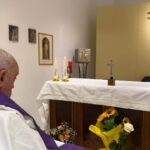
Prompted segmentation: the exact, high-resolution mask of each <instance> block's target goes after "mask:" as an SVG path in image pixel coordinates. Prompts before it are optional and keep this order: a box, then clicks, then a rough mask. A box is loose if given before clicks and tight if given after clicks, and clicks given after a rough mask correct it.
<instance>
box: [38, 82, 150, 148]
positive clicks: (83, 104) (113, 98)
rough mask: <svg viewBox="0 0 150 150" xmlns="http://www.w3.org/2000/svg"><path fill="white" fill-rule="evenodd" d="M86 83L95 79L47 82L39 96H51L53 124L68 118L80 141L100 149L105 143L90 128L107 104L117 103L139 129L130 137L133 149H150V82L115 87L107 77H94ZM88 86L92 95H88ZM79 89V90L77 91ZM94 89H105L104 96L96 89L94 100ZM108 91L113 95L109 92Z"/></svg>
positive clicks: (49, 97) (121, 83) (77, 139)
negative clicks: (109, 83) (98, 78)
mask: <svg viewBox="0 0 150 150" xmlns="http://www.w3.org/2000/svg"><path fill="white" fill-rule="evenodd" d="M83 80H84V81H83ZM86 82H91V80H85V79H80V80H79V79H78V80H77V79H73V80H71V81H70V82H68V83H63V82H60V83H56V82H55V83H54V82H48V83H45V85H44V86H43V88H42V90H41V93H40V97H39V98H38V99H41V100H44V99H51V100H50V102H49V104H50V127H51V128H53V127H56V126H57V125H58V124H59V123H60V122H61V121H67V122H68V123H69V124H70V125H71V127H72V128H73V129H75V130H76V131H77V138H76V144H78V145H81V146H84V147H87V148H89V149H91V150H98V148H99V147H100V146H102V142H101V140H100V139H99V138H98V137H97V136H96V135H94V134H93V133H91V132H90V131H89V130H88V127H89V125H91V124H95V122H96V119H97V117H98V116H99V114H101V113H102V111H103V110H104V109H105V107H106V106H115V107H118V108H119V109H121V110H122V111H123V112H124V113H125V114H126V116H129V118H130V119H131V121H132V123H133V125H134V128H135V131H134V132H132V133H131V134H130V135H129V136H128V137H129V150H150V142H149V140H150V105H149V104H150V83H140V82H139V83H138V82H137V83H136V82H130V83H128V82H122V81H118V82H116V86H115V87H111V86H107V82H106V81H104V80H102V81H99V80H93V83H92V82H91V83H90V84H86ZM96 83H97V84H99V85H97V84H96ZM47 86H48V87H47ZM50 87H51V88H50ZM88 87H89V89H88V90H87V88H88ZM95 87H96V88H95ZM84 88H85V89H86V90H87V92H88V93H89V95H90V96H86V94H87V93H86V92H85V91H84V90H83V89H84ZM45 89H46V90H45ZM47 89H48V90H47ZM75 89H78V90H77V91H74V90H75ZM91 89H94V91H95V90H101V91H102V92H101V93H100V95H99V94H97V92H96V93H95V92H94V93H95V94H97V97H96V98H95V99H94V97H93V95H94V93H93V91H92V90H91ZM48 91H49V92H48ZM58 92H59V93H58ZM107 92H108V93H109V94H106V93H107ZM122 92H123V93H122ZM124 92H127V93H124ZM116 93H117V94H118V95H117V94H116ZM42 94H43V95H42ZM74 94H75V95H76V97H75V95H74ZM101 94H103V96H102V95H101ZM122 94H123V95H122ZM41 95H42V97H41ZM137 96H138V98H136V97H137ZM44 97H45V98H44ZM98 97H99V99H98ZM121 97H122V99H121ZM133 98H134V99H133ZM78 99H80V100H79V101H78ZM83 99H84V100H83ZM90 99H91V100H90ZM106 99H108V101H107V102H106ZM125 99H126V100H125ZM143 99H144V100H143ZM82 100H83V101H82ZM142 100H143V102H142ZM95 101H96V102H95ZM133 101H134V102H133ZM127 102H128V103H127Z"/></svg>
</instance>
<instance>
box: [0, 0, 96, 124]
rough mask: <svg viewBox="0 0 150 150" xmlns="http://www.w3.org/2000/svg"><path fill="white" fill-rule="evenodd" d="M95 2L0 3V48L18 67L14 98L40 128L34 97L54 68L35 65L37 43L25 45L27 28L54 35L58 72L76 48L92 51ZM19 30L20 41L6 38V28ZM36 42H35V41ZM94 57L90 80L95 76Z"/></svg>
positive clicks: (32, 0)
mask: <svg viewBox="0 0 150 150" xmlns="http://www.w3.org/2000/svg"><path fill="white" fill-rule="evenodd" d="M95 7H96V0H92V1H91V0H0V18H1V19H0V47H1V48H3V49H6V50H7V51H9V52H10V53H11V54H13V55H14V56H15V58H16V60H17V61H18V63H19V66H20V75H19V76H18V78H17V81H16V83H15V89H14V90H13V96H12V97H13V99H15V101H16V102H17V103H19V104H20V105H21V106H22V107H23V108H24V109H25V110H27V111H28V112H29V113H31V114H32V115H33V116H34V117H35V119H36V120H37V121H38V123H39V124H40V125H41V122H40V119H39V114H38V111H37V108H38V104H37V102H36V97H37V95H38V93H39V91H40V89H41V87H42V85H43V84H44V82H45V81H46V80H50V79H52V76H53V66H39V65H38V42H37V43H36V44H30V43H28V28H34V29H36V31H37V32H43V33H48V34H52V35H53V36H54V57H57V59H58V62H59V63H58V65H59V73H61V70H62V66H61V63H62V59H63V57H64V56H66V57H67V58H68V59H72V57H73V55H74V50H75V49H76V48H79V47H87V48H91V49H92V51H93V52H92V53H93V54H92V55H93V56H94V53H95V52H94V51H95ZM9 24H11V25H17V26H18V27H19V42H15V43H13V42H10V41H9V39H8V25H9ZM37 41H38V39H37ZM93 64H94V57H92V65H90V68H89V72H90V74H89V77H94V65H93Z"/></svg>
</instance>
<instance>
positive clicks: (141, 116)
mask: <svg viewBox="0 0 150 150" xmlns="http://www.w3.org/2000/svg"><path fill="white" fill-rule="evenodd" d="M50 108H51V111H50V122H51V127H56V124H58V123H59V122H60V121H62V120H65V121H67V122H69V123H71V127H72V128H73V129H75V130H77V139H76V144H77V145H80V146H84V147H88V148H89V149H90V150H97V149H98V148H101V147H103V143H102V141H101V139H100V138H99V137H97V136H96V135H95V134H93V133H91V132H90V131H89V130H88V127H89V125H90V124H95V123H96V119H97V117H98V116H99V115H100V114H101V113H102V111H103V110H104V108H105V107H104V106H98V105H91V104H81V103H72V102H64V101H50ZM118 109H120V111H122V112H123V113H124V114H125V115H126V116H127V117H129V118H130V119H131V122H132V123H133V125H134V129H135V131H134V132H132V133H131V134H129V135H128V140H129V148H128V150H150V142H149V140H150V112H143V111H137V110H130V109H121V108H118Z"/></svg>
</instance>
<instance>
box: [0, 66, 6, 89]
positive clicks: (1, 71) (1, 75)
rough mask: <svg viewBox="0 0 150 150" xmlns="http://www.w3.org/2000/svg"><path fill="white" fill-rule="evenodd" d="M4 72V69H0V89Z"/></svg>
mask: <svg viewBox="0 0 150 150" xmlns="http://www.w3.org/2000/svg"><path fill="white" fill-rule="evenodd" d="M5 72H6V70H5V69H0V87H1V86H2V83H3V81H4V76H5Z"/></svg>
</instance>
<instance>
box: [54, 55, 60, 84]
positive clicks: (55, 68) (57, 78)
mask: <svg viewBox="0 0 150 150" xmlns="http://www.w3.org/2000/svg"><path fill="white" fill-rule="evenodd" d="M57 67H58V65H57V59H56V57H55V58H54V76H53V81H59V76H58V73H57Z"/></svg>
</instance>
